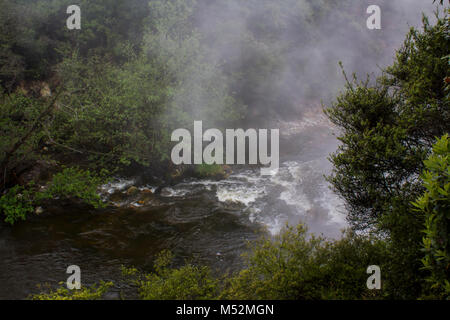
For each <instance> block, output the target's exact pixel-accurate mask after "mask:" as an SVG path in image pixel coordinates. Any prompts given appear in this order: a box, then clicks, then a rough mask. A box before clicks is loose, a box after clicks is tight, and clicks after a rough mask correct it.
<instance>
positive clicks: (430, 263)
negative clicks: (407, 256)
mask: <svg viewBox="0 0 450 320" xmlns="http://www.w3.org/2000/svg"><path fill="white" fill-rule="evenodd" d="M449 155H450V144H449V137H448V134H446V135H444V136H443V137H442V138H441V139H439V140H438V141H437V142H436V144H435V145H434V147H433V153H432V154H431V155H430V156H429V157H428V159H427V160H425V161H424V163H425V167H426V169H425V170H424V172H423V173H422V176H421V178H422V181H423V184H424V187H425V189H426V191H425V192H424V194H423V195H422V196H420V197H419V198H418V199H417V201H415V202H414V203H413V205H414V206H415V207H416V208H417V211H419V212H422V213H424V214H425V230H424V233H425V236H424V237H423V252H424V254H425V256H424V258H423V259H422V263H423V265H424V269H425V270H427V271H428V272H429V276H428V277H427V279H426V280H427V283H428V289H429V292H430V295H431V297H434V298H450V238H449V234H450V166H449Z"/></svg>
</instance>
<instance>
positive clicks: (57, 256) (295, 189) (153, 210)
mask: <svg viewBox="0 0 450 320" xmlns="http://www.w3.org/2000/svg"><path fill="white" fill-rule="evenodd" d="M279 127H280V134H281V141H280V152H281V159H280V169H279V172H278V173H277V174H276V175H274V176H260V170H259V169H258V168H251V167H239V168H233V173H232V174H231V175H230V176H229V177H228V178H227V179H226V180H221V181H212V180H195V179H190V180H185V181H183V182H182V183H179V184H177V185H174V186H171V187H166V188H164V189H162V191H161V193H160V194H158V195H154V196H152V197H153V198H152V201H150V202H149V203H146V204H145V205H142V204H139V203H138V202H134V203H133V202H131V203H127V205H123V204H122V205H121V206H117V207H112V206H111V207H108V208H107V209H101V210H95V209H92V208H88V207H83V206H73V205H67V204H61V205H60V206H58V207H55V208H45V209H46V210H47V211H51V212H52V214H50V215H47V216H44V217H42V218H39V219H32V220H30V221H25V222H21V223H18V224H17V225H15V226H14V227H11V226H8V225H6V224H0V299H24V298H27V297H28V296H29V295H30V294H32V293H38V292H39V291H40V289H39V288H38V285H39V284H45V283H47V284H48V285H49V286H51V287H55V286H57V285H58V283H59V282H65V281H66V279H67V277H68V275H67V274H66V273H65V272H66V268H67V267H68V266H69V265H78V266H80V268H81V276H82V283H83V284H87V285H89V284H92V283H94V282H97V281H99V280H110V281H113V282H114V283H115V284H116V285H115V288H114V290H113V293H112V294H111V295H110V296H108V298H111V299H114V298H119V293H120V292H122V291H126V290H127V289H129V288H127V286H126V285H125V284H124V282H123V281H122V278H121V275H120V267H121V265H127V266H136V267H138V268H139V269H141V270H145V271H150V270H151V267H152V264H153V261H154V258H155V255H156V254H157V253H158V252H160V251H161V250H164V249H169V250H171V251H172V252H173V253H174V254H175V256H176V261H175V262H176V264H178V265H181V264H183V263H184V261H186V259H189V261H194V262H195V263H198V264H205V265H209V266H211V267H212V268H213V270H216V271H217V272H224V271H227V270H228V271H235V270H238V269H239V268H240V267H242V264H243V261H242V258H241V254H242V253H243V252H244V251H245V250H246V248H247V243H248V241H251V240H254V239H257V238H259V237H261V236H262V235H272V236H274V235H276V234H278V233H279V232H280V230H281V229H282V228H283V226H285V225H286V223H289V224H297V223H299V222H303V223H305V224H307V226H308V228H309V230H310V232H314V233H316V234H324V235H325V236H327V237H332V238H337V237H339V236H340V234H341V229H342V228H344V227H345V226H346V222H345V214H344V208H343V205H342V202H341V201H340V200H339V199H338V198H337V197H336V195H334V194H333V192H332V191H331V190H330V189H329V188H328V185H327V183H326V182H325V179H324V177H323V175H324V174H326V173H329V172H330V169H331V165H330V163H329V162H328V160H327V159H326V158H327V156H328V154H329V153H330V152H333V151H334V150H335V149H336V146H337V141H336V139H335V137H334V136H333V135H332V131H333V128H332V127H331V126H330V124H329V123H328V122H327V121H326V120H325V119H324V117H323V115H321V114H320V113H315V114H310V115H309V116H305V117H304V118H303V120H302V121H300V122H293V123H279ZM135 184H136V181H135V179H117V180H116V181H114V182H112V183H110V184H108V185H105V186H103V188H102V194H103V196H104V197H106V198H108V197H110V195H111V194H117V193H125V192H126V190H127V188H129V187H130V186H132V185H135ZM137 187H138V188H139V189H141V190H147V189H149V190H155V189H156V187H157V186H154V185H147V184H145V183H141V184H140V185H137Z"/></svg>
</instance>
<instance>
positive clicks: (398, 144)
mask: <svg viewBox="0 0 450 320" xmlns="http://www.w3.org/2000/svg"><path fill="white" fill-rule="evenodd" d="M449 31H450V30H449V19H448V12H445V13H444V16H443V17H440V18H439V19H438V21H437V23H436V24H435V25H430V23H429V21H428V19H426V18H424V30H423V31H422V32H420V31H418V30H416V29H411V31H410V32H409V34H408V35H407V38H406V41H405V43H404V45H403V47H402V48H401V49H400V50H399V51H398V52H397V57H396V60H395V63H394V64H393V65H392V66H391V67H389V68H387V69H386V71H385V74H384V75H383V76H382V77H380V78H379V79H377V81H376V84H375V85H372V84H370V82H369V81H365V82H362V83H358V82H357V80H356V79H353V80H352V81H351V82H350V81H348V83H347V88H346V90H345V91H344V92H343V93H341V95H339V96H338V97H337V100H336V103H335V104H334V105H333V106H332V107H330V108H328V109H327V110H326V113H327V115H328V116H329V118H330V119H331V121H332V122H333V123H335V124H336V125H337V126H339V128H340V129H341V134H340V136H339V140H340V141H341V142H342V144H341V145H340V146H339V148H338V151H337V152H336V153H335V154H333V155H332V156H331V158H330V160H331V162H332V163H333V164H334V171H333V174H332V175H331V176H330V177H329V178H328V179H329V181H330V182H331V183H332V185H333V187H334V190H335V191H336V192H337V193H338V194H339V195H340V196H341V197H342V198H343V199H345V201H346V205H347V209H348V219H349V221H350V223H351V224H352V226H353V228H355V229H357V230H367V229H372V230H378V232H380V233H386V234H387V236H388V237H389V240H390V246H391V250H392V251H393V252H396V253H397V254H395V255H394V256H393V260H392V265H391V266H390V272H391V274H392V275H393V279H394V282H395V283H396V286H392V288H393V289H394V288H395V289H394V291H393V292H391V294H392V296H393V297H398V298H415V297H418V296H419V295H420V292H421V290H422V282H421V279H422V278H423V276H424V274H423V271H421V263H420V259H421V256H422V253H421V250H420V249H421V237H422V234H421V230H422V228H423V221H424V215H423V214H421V213H417V214H411V212H412V205H411V202H412V201H414V200H415V199H416V198H417V197H418V196H419V195H420V194H421V193H422V192H423V185H422V181H421V180H420V179H419V176H420V174H421V172H422V170H423V169H424V163H423V161H424V160H425V159H426V158H427V156H428V154H429V153H430V152H431V148H432V144H433V143H434V142H435V139H436V137H441V136H442V135H444V134H445V133H448V132H450V112H449V111H450V106H449V99H448V93H447V92H446V90H447V84H446V82H445V80H444V79H447V78H448V76H449V67H448V66H449V64H448V61H447V58H444V59H443V57H446V56H448V54H449V48H450V37H449ZM394 275H395V276H394Z"/></svg>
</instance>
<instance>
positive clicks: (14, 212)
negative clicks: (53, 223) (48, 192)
mask: <svg viewBox="0 0 450 320" xmlns="http://www.w3.org/2000/svg"><path fill="white" fill-rule="evenodd" d="M33 210H34V207H33V193H32V192H31V191H30V190H27V189H25V188H24V187H22V186H19V185H16V186H14V187H12V188H11V189H9V190H8V191H7V193H6V194H4V195H3V196H1V197H0V212H3V214H4V215H5V222H7V223H9V224H11V225H14V223H15V222H16V221H18V220H25V219H26V216H27V214H28V213H31V212H33Z"/></svg>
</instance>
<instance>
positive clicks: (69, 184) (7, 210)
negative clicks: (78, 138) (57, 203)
mask: <svg viewBox="0 0 450 320" xmlns="http://www.w3.org/2000/svg"><path fill="white" fill-rule="evenodd" d="M106 174H107V172H106V171H102V172H101V173H100V174H99V175H97V174H94V173H92V172H90V171H89V170H83V169H80V168H77V167H74V168H65V169H63V171H62V172H59V173H57V174H55V175H54V176H53V178H52V180H51V181H50V182H49V183H48V185H47V187H46V188H45V189H44V190H36V189H35V188H34V184H33V183H31V184H29V185H28V186H26V187H23V186H19V185H16V186H14V187H12V188H10V189H9V190H8V191H7V192H6V193H5V194H4V195H2V196H1V197H0V212H2V213H3V214H4V215H5V222H7V223H9V224H11V225H13V224H14V223H15V222H16V221H18V220H25V219H26V216H27V214H29V213H32V212H33V211H34V207H36V206H39V205H40V204H42V203H43V201H45V200H49V199H71V200H73V199H77V200H81V201H82V202H84V203H86V204H89V205H92V206H93V207H94V208H101V207H104V206H105V204H104V203H103V201H102V199H101V197H100V195H99V194H98V193H97V189H98V187H99V185H101V184H103V183H104V182H106Z"/></svg>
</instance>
